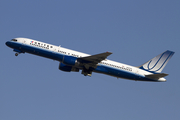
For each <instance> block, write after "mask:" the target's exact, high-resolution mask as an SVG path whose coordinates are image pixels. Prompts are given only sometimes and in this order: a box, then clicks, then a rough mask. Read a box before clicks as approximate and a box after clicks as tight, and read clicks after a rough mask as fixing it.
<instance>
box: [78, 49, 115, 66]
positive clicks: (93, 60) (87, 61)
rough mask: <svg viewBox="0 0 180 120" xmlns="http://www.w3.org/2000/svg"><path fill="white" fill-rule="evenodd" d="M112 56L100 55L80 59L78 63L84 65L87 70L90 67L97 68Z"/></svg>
mask: <svg viewBox="0 0 180 120" xmlns="http://www.w3.org/2000/svg"><path fill="white" fill-rule="evenodd" d="M111 54H112V53H111V52H105V53H100V54H96V55H91V56H87V57H82V58H78V61H80V62H81V63H83V64H84V66H85V67H86V69H88V68H89V67H95V66H96V65H97V64H98V63H100V62H101V61H103V60H105V59H106V58H107V57H108V56H109V55H111Z"/></svg>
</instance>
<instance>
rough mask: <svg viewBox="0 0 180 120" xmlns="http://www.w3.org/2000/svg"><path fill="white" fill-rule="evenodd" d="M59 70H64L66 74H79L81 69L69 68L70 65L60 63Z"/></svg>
mask: <svg viewBox="0 0 180 120" xmlns="http://www.w3.org/2000/svg"><path fill="white" fill-rule="evenodd" d="M59 70H62V71H64V72H71V71H73V72H79V69H78V68H75V67H72V66H68V65H65V64H63V63H61V62H60V63H59Z"/></svg>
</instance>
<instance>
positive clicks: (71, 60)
mask: <svg viewBox="0 0 180 120" xmlns="http://www.w3.org/2000/svg"><path fill="white" fill-rule="evenodd" d="M62 63H64V64H66V65H70V66H73V65H75V64H76V63H77V58H76V57H73V56H64V58H63V61H62Z"/></svg>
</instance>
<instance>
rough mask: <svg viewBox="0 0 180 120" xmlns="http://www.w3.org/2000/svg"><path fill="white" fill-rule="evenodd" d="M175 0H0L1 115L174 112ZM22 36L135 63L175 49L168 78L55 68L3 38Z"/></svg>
mask: <svg viewBox="0 0 180 120" xmlns="http://www.w3.org/2000/svg"><path fill="white" fill-rule="evenodd" d="M179 6H180V1H179V0H172V1H169V0H149V1H144V0H136V1H134V0H111V1H110V0H87V1H84V0H76V1H75V0H66V1H61V0H51V1H47V0H44V1H39V2H38V1H34V0H31V1H29V0H16V1H14V0H8V1H7V0H1V1H0V15H1V19H0V33H1V34H0V39H1V40H0V42H1V44H0V45H1V47H0V50H1V53H2V54H1V67H0V120H12V119H13V120H23V119H24V120H39V119H43V120H50V119H54V120H59V119H64V120H72V119H73V120H110V119H113V120H119V119H125V120H132V119H134V120H145V119H146V120H152V119H156V120H157V119H163V120H169V119H173V120H179V119H180V114H179V111H180V103H179V101H180V94H179V93H180V87H179V85H180V80H179V78H178V76H179V61H180V56H179V51H180V48H179V45H180V34H179V32H180V22H179V21H180V7H179ZM16 37H26V38H31V39H35V40H39V41H43V42H47V43H50V44H54V45H61V46H62V47H65V48H69V49H73V50H76V51H81V52H85V53H88V54H98V53H102V52H106V51H110V52H112V53H113V54H112V55H110V56H109V57H108V59H111V60H114V61H117V62H122V63H125V64H129V65H133V66H139V65H141V64H143V63H145V62H146V61H148V60H149V59H151V58H153V57H155V56H156V55H158V54H160V53H162V52H164V51H165V50H172V51H175V54H174V56H173V57H172V58H171V60H170V61H169V63H168V64H167V66H166V67H165V69H164V70H163V72H164V73H168V74H169V76H167V77H166V79H167V82H160V83H153V82H136V81H130V80H124V79H116V78H114V77H110V76H106V75H102V74H96V73H93V74H92V77H84V76H83V75H81V73H80V72H79V73H73V72H72V73H66V72H62V71H60V70H58V65H59V63H58V62H57V61H53V60H49V59H46V58H42V57H38V56H34V55H31V54H27V53H25V54H21V55H19V56H18V57H15V55H14V54H15V53H14V52H13V51H12V49H10V48H8V47H7V46H6V45H5V42H6V41H8V40H11V39H12V38H16Z"/></svg>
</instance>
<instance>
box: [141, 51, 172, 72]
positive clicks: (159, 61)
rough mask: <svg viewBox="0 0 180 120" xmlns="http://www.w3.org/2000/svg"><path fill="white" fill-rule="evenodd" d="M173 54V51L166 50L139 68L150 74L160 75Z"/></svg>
mask: <svg viewBox="0 0 180 120" xmlns="http://www.w3.org/2000/svg"><path fill="white" fill-rule="evenodd" d="M173 54H174V52H173V51H169V50H167V51H165V52H163V53H161V54H160V55H158V56H156V57H155V58H153V59H151V60H149V61H148V62H146V63H144V64H143V65H141V66H140V67H139V68H140V69H143V70H146V71H149V72H152V73H155V72H158V73H160V72H161V71H162V70H163V68H164V67H165V66H166V64H167V63H168V61H169V60H170V59H171V57H172V56H173Z"/></svg>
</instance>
